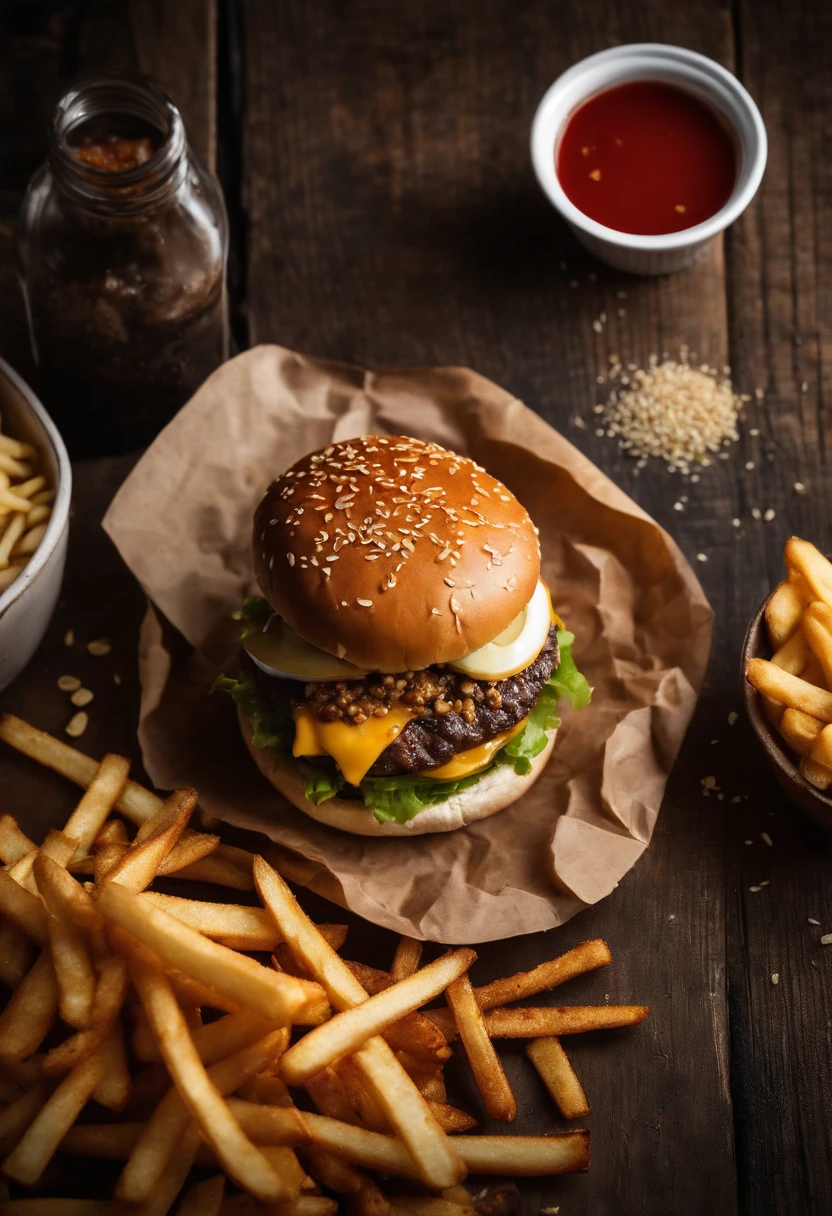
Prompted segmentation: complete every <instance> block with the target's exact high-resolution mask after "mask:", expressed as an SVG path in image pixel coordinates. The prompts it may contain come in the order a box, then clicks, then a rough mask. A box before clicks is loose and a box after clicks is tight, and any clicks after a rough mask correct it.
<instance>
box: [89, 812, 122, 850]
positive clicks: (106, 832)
mask: <svg viewBox="0 0 832 1216" xmlns="http://www.w3.org/2000/svg"><path fill="white" fill-rule="evenodd" d="M129 843H130V837H129V836H128V834H127V827H126V826H125V823H124V820H123V819H108V820H107V822H106V823H104V824H102V826H101V828H100V830H99V832H98V834H97V835H96V837H95V840H94V841H93V842H92V847H93V848H94V849H103V848H104V845H105V844H125V845H126V844H129Z"/></svg>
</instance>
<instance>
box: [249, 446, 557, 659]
mask: <svg viewBox="0 0 832 1216" xmlns="http://www.w3.org/2000/svg"><path fill="white" fill-rule="evenodd" d="M253 550H254V567H255V573H256V575H257V580H258V582H259V583H260V586H261V588H262V590H263V594H264V596H265V597H266V599H267V600H268V601H269V603H270V604H271V605H272V607H273V608H274V610H275V612H277V613H278V614H279V615H280V616H281V617H282V618H283V620H284V621H286V622H287V624H289V625H290V626H291V627H292V628H293V629H294V630H295V631H296V632H297V633H299V634H300V636H301V637H302V638H305V639H306V641H308V642H311V643H312V645H314V646H317V647H318V648H319V649H321V650H325V651H327V652H328V653H330V654H335V655H338V657H339V658H345V659H348V660H350V661H351V662H353V663H355V664H357V665H358V666H360V667H366V668H370V669H371V670H378V671H389V672H399V671H412V670H420V669H421V668H423V667H428V666H430V664H432V663H446V662H451V661H453V660H454V659H459V658H461V657H462V656H463V655H466V654H470V653H471V652H472V651H474V650H478V649H479V648H480V647H481V646H484V645H485V644H486V643H487V642H490V641H491V640H492V639H493V638H495V637H496V636H497V635H498V634H499V633H501V632H502V630H503V629H505V628H506V627H507V626H508V625H509V624H510V623H511V622H512V621H513V620H514V618H515V617H516V616H517V614H518V613H519V612H520V611H521V610H522V609H523V608H524V607H525V606H526V604H527V603H528V602H529V600H530V599H531V597H532V594H533V592H534V589H535V587H536V585H537V580H538V577H539V575H540V547H539V544H538V539H537V532H536V529H535V527H534V525H533V524H532V521H531V519H530V518H529V516H528V513H527V512H526V510H525V509H524V508H523V507H522V506H521V505H520V503H519V502H518V501H517V499H516V498H515V497H514V495H513V494H511V493H510V492H509V491H508V490H507V489H506V487H505V486H504V485H503V484H502V483H501V482H499V481H497V479H496V478H494V477H491V476H490V475H489V474H488V473H486V472H485V471H484V470H483V469H482V468H480V466H479V465H477V464H475V463H474V462H473V461H472V460H468V459H467V458H465V457H463V456H457V455H455V453H453V452H449V451H448V450H447V449H446V448H442V447H440V446H439V445H438V444H435V443H424V442H422V441H421V440H419V439H410V438H407V437H404V436H377V435H365V436H363V437H362V438H360V439H350V440H345V441H342V442H341V443H334V444H331V445H330V446H329V447H327V448H324V450H323V451H321V452H314V453H312V454H311V455H309V456H305V457H304V458H303V459H302V460H300V461H298V463H297V464H295V465H293V466H292V468H291V469H289V470H288V471H287V472H286V473H284V474H283V476H282V477H280V478H278V480H277V481H275V482H273V483H272V485H271V486H270V487H269V489H268V490H267V491H266V494H265V496H264V498H263V500H262V501H261V503H260V505H259V506H258V508H257V511H256V513H255V517H254V534H253Z"/></svg>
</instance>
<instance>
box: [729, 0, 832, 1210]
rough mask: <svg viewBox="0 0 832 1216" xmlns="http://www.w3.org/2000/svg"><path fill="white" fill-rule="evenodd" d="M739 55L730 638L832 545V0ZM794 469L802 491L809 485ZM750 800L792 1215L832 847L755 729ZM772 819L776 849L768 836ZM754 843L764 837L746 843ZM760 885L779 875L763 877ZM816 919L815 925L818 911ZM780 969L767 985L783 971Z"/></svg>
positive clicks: (814, 1191)
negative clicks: (763, 146) (757, 115)
mask: <svg viewBox="0 0 832 1216" xmlns="http://www.w3.org/2000/svg"><path fill="white" fill-rule="evenodd" d="M738 23H739V24H738V31H739V62H740V63H741V65H742V76H743V80H744V83H745V84H746V86H747V87H748V88H749V89H750V91H751V93H752V95H753V96H754V97H755V99H756V100H757V102H758V104H759V106H760V108H761V110H762V114H763V118H764V120H765V123H766V127H767V130H768V137H769V163H768V170H767V172H766V176H765V178H764V180H763V184H762V188H761V192H760V198H759V202H758V204H757V205H756V206H755V207H754V208H753V209H752V211H751V212H750V213H748V214H747V215H746V216H745V217H744V218H743V220H742V221H741V222H740V223H739V224H737V226H736V227H735V229H734V230H733V231H732V232H731V234H730V238H729V240H728V244H727V257H728V267H729V285H730V286H729V297H728V299H729V320H730V326H731V347H732V351H731V362H732V363H733V365H734V367H735V368H737V369H738V371H739V374H740V375H741V376H742V378H743V380H744V381H745V382H747V383H749V384H750V383H753V384H755V385H759V386H760V388H761V390H762V391H763V393H764V397H763V400H762V401H760V402H759V404H758V406H757V407H756V408H755V409H754V410H753V421H754V426H755V427H756V428H757V429H758V430H759V432H760V434H759V437H758V438H756V437H755V438H752V437H749V438H748V440H747V441H746V443H747V448H746V452H745V453H744V455H745V456H746V458H747V459H749V460H751V461H753V462H754V464H755V467H754V468H753V469H749V470H746V471H745V473H744V476H743V477H742V483H741V486H740V496H741V497H740V501H741V502H742V504H743V511H742V514H743V515H744V517H746V518H747V513H748V509H749V507H751V506H754V505H759V506H760V507H763V508H765V507H771V508H773V509H774V510H775V511H776V517H775V519H774V520H773V521H772V522H771V523H770V524H768V525H763V526H762V527H761V526H760V525H759V524H757V525H754V524H753V523H749V525H748V527H747V537H746V539H745V540H744V541H743V542H742V544H741V548H740V553H741V566H742V571H743V576H742V580H741V581H740V580H738V584H737V592H736V595H735V602H734V604H733V606H732V608H733V612H732V618H731V638H732V641H734V642H738V641H739V638H740V636H741V630H742V626H743V622H744V620H746V619H747V618H748V617H749V616H750V614H751V612H752V611H753V609H754V607H756V605H757V604H758V603H759V601H760V599H761V598H762V596H763V594H764V593H765V591H766V590H767V589H768V587H770V586H771V585H772V583H773V582H774V581H775V580H776V579H778V578H779V577H780V576H781V571H782V551H783V544H784V542H785V540H786V538H787V537H788V536H789V535H790V534H792V533H796V534H798V535H800V536H806V537H808V538H810V539H812V540H814V541H815V542H816V543H817V544H818V545H820V546H821V547H822V548H823V549H825V551H827V552H829V550H830V547H832V531H830V525H831V523H832V521H830V518H829V513H828V511H827V510H826V505H827V503H828V502H829V496H830V491H832V472H830V465H829V453H828V441H827V438H826V434H825V432H826V424H827V419H828V411H829V407H830V404H832V370H830V367H831V366H832V365H831V364H830V354H832V310H830V303H832V296H830V280H831V279H832V240H830V235H829V231H828V224H827V220H826V216H827V215H828V213H829V207H830V204H831V203H832V171H830V165H829V157H828V148H827V143H828V132H827V123H826V120H825V117H824V115H825V113H826V112H828V104H829V101H830V82H829V73H828V57H829V46H830V39H832V11H830V10H829V7H828V6H818V5H813V4H812V3H810V2H806V0H798V2H797V3H795V4H791V5H789V6H787V7H786V8H783V7H781V6H779V5H776V4H775V3H769V2H766V3H763V4H753V5H752V4H749V3H747V2H746V0H742V2H741V3H740V5H739V6H738ZM795 482H800V483H802V484H803V485H805V487H806V492H805V493H803V494H801V493H798V492H796V491H795V488H794V486H795ZM746 763H747V765H748V770H749V773H750V774H752V775H753V782H750V783H749V784H748V785H747V786H746V789H747V791H748V792H750V793H751V798H750V800H749V801H747V802H744V803H743V804H742V811H741V814H740V815H739V816H738V817H737V818H736V819H733V818H732V820H731V823H730V827H729V833H730V839H731V842H732V844H733V846H734V851H733V864H732V868H731V871H730V911H731V916H730V919H729V999H730V1003H731V1021H732V1027H735V1028H736V1032H735V1033H732V1041H731V1046H732V1053H731V1066H732V1075H733V1077H734V1099H735V1116H736V1136H737V1154H738V1159H739V1161H740V1162H741V1166H742V1169H741V1183H740V1198H741V1204H742V1209H743V1210H745V1211H749V1212H786V1211H788V1212H789V1213H790V1214H793V1216H808V1214H809V1213H813V1212H817V1211H821V1210H827V1209H828V1207H829V1198H830V1195H832V1149H831V1148H830V1143H829V1136H828V1128H829V1125H830V1121H832V1098H830V1094H829V1087H828V1086H827V1085H826V1084H824V1083H823V1080H822V1078H824V1077H826V1076H828V1075H829V1071H830V1068H832V1036H830V1031H829V1018H828V1010H829V1006H830V1002H832V973H830V963H831V962H832V959H830V958H829V957H828V953H827V952H825V951H824V949H823V947H821V946H820V945H819V938H820V935H821V934H822V933H824V932H828V931H830V929H832V892H830V886H829V858H828V856H827V855H826V852H827V850H826V848H825V843H826V842H825V841H824V840H823V839H822V838H821V836H820V834H819V833H818V832H817V831H816V830H815V829H814V828H813V827H812V826H811V825H810V824H809V823H808V822H807V821H806V820H804V819H803V817H802V816H801V814H800V812H799V811H798V810H797V809H796V808H795V807H793V806H791V805H790V804H789V803H788V802H787V801H786V799H785V797H784V796H783V795H782V794H781V793H780V792H779V790H777V789H776V788H774V787H773V783H772V781H771V776H770V774H769V773H768V772H767V771H765V770H764V769H763V768H762V765H761V763H760V753H759V752H758V750H757V749H756V745H755V744H754V742H753V740H750V741H749V751H748V755H747V759H746ZM761 832H767V833H768V835H769V836H770V838H771V840H772V841H773V846H772V847H768V846H767V845H766V843H765V842H764V841H763V840H762V839H761ZM745 841H751V842H752V843H750V844H745V843H744V842H745ZM761 883H769V884H770V885H768V886H765V887H763V888H762V889H761V890H756V891H755V890H752V888H754V887H759V886H760V884H761ZM809 918H812V919H815V920H819V921H820V922H821V924H820V925H819V926H816V925H812V924H811V923H809ZM773 974H776V975H778V976H779V982H778V983H777V984H776V985H775V984H773V983H772V975H773Z"/></svg>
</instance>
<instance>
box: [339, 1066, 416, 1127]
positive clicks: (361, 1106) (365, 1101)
mask: <svg viewBox="0 0 832 1216" xmlns="http://www.w3.org/2000/svg"><path fill="white" fill-rule="evenodd" d="M335 1071H336V1073H337V1075H338V1078H339V1080H340V1081H341V1084H342V1085H343V1086H344V1092H345V1093H346V1095H347V1099H348V1101H349V1104H350V1106H351V1107H352V1108H353V1110H354V1111H355V1113H356V1114H357V1115H358V1120H359V1122H360V1123H363V1124H364V1126H365V1127H369V1128H370V1130H371V1131H374V1132H385V1133H386V1132H389V1131H390V1120H389V1119H388V1118H387V1116H386V1115H385V1113H384V1111H383V1110H382V1108H381V1107H380V1106H379V1104H378V1102H377V1101H376V1098H375V1095H374V1093H373V1092H372V1090H371V1089H370V1086H369V1083H368V1082H367V1078H366V1076H365V1074H364V1071H363V1069H362V1067H361V1064H360V1062H359V1061H358V1060H356V1059H354V1057H353V1056H344V1058H343V1060H339V1061H338V1063H337V1064H336V1066H335ZM417 1088H418V1086H417ZM428 1109H430V1108H428Z"/></svg>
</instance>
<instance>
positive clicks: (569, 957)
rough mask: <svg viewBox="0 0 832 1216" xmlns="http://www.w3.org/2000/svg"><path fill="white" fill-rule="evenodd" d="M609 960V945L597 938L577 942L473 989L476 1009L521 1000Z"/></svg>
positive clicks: (583, 973) (591, 969)
mask: <svg viewBox="0 0 832 1216" xmlns="http://www.w3.org/2000/svg"><path fill="white" fill-rule="evenodd" d="M611 962H612V955H611V954H610V949H609V946H608V945H607V943H606V942H605V941H602V940H601V939H600V938H593V939H591V940H590V941H585V942H581V943H580V944H579V945H577V946H575V947H574V948H573V949H572V950H568V951H567V952H566V954H561V955H560V956H559V957H558V958H553V959H550V960H549V961H548V962H545V963H541V964H540V966H539V967H535V968H534V969H533V970H532V971H520V972H518V974H517V975H511V976H508V977H507V978H506V979H501V980H494V982H493V983H491V984H485V985H483V987H481V988H475V989H474V995H475V996H476V998H477V1004H478V1005H479V1007H480V1009H494V1008H496V1007H497V1006H498V1005H510V1004H511V1003H512V1002H513V1001H520V1000H525V999H526V998H528V997H531V996H537V995H538V993H541V992H548V991H549V990H550V989H552V988H556V987H558V985H559V984H563V983H565V982H566V981H567V980H571V979H574V978H575V977H576V976H578V975H585V974H586V973H587V972H588V971H596V970H597V969H598V968H599V967H607V966H609V964H610V963H611Z"/></svg>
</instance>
